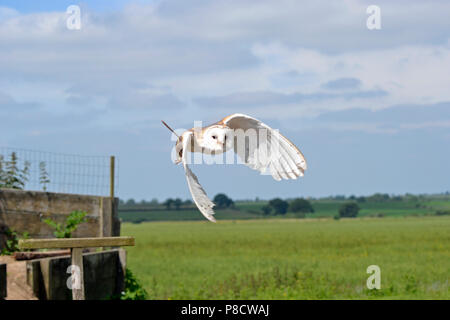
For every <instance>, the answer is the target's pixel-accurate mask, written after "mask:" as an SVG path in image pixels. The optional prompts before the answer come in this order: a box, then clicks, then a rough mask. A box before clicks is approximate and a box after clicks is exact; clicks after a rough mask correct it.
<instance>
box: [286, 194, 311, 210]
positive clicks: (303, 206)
mask: <svg viewBox="0 0 450 320" xmlns="http://www.w3.org/2000/svg"><path fill="white" fill-rule="evenodd" d="M289 211H291V212H295V213H299V212H300V213H310V212H311V213H312V212H314V208H313V206H312V205H311V202H309V201H308V200H306V199H302V198H297V199H294V200H292V201H291V203H289Z"/></svg>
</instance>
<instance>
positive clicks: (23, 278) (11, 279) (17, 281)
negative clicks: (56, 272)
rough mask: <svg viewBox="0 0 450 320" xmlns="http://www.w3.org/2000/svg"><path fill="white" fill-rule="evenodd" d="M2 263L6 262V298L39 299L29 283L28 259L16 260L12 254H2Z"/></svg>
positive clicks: (0, 260) (0, 259)
mask: <svg viewBox="0 0 450 320" xmlns="http://www.w3.org/2000/svg"><path fill="white" fill-rule="evenodd" d="M0 263H6V264H7V266H6V275H7V282H8V288H7V291H8V292H7V294H8V295H7V297H6V300H37V298H36V297H35V296H34V294H33V292H32V290H31V287H30V286H29V285H27V264H26V261H16V260H14V258H13V257H10V256H0Z"/></svg>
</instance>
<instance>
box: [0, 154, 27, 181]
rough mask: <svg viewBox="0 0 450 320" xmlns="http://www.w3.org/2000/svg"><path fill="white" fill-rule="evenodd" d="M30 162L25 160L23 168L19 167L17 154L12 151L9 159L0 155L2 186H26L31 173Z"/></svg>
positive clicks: (0, 179)
mask: <svg viewBox="0 0 450 320" xmlns="http://www.w3.org/2000/svg"><path fill="white" fill-rule="evenodd" d="M29 169H30V162H28V161H25V162H24V165H23V167H22V168H20V167H19V159H18V158H17V154H16V153H15V152H12V153H11V155H10V159H9V160H5V158H4V157H3V155H0V188H12V189H21V190H23V189H24V188H25V184H26V183H27V181H28V176H29V174H30V172H29Z"/></svg>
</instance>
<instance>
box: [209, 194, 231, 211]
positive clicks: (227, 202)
mask: <svg viewBox="0 0 450 320" xmlns="http://www.w3.org/2000/svg"><path fill="white" fill-rule="evenodd" d="M213 202H214V203H215V204H216V206H217V208H218V209H225V208H231V207H233V206H234V201H233V200H231V198H229V197H228V196H227V195H226V194H223V193H219V194H217V195H216V196H215V197H214V200H213Z"/></svg>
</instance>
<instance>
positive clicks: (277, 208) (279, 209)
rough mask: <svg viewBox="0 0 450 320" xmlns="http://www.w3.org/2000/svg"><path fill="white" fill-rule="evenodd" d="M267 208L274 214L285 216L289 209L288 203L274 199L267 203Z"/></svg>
mask: <svg viewBox="0 0 450 320" xmlns="http://www.w3.org/2000/svg"><path fill="white" fill-rule="evenodd" d="M269 206H271V207H272V208H273V210H274V212H275V214H285V213H286V212H287V209H288V207H289V203H288V202H287V201H284V200H282V199H280V198H275V199H272V200H270V201H269Z"/></svg>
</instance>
